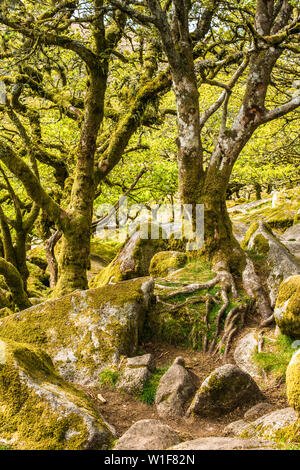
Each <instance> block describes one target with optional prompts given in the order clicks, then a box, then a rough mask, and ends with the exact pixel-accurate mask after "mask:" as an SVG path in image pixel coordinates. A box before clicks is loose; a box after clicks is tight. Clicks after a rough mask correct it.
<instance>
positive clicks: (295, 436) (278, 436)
mask: <svg viewBox="0 0 300 470" xmlns="http://www.w3.org/2000/svg"><path fill="white" fill-rule="evenodd" d="M273 440H274V441H277V442H278V443H280V444H284V447H285V448H287V447H286V446H287V445H289V446H290V445H293V447H292V448H291V447H290V450H299V444H300V420H298V421H296V422H295V423H294V424H291V425H290V426H286V427H285V428H282V429H280V430H278V431H276V433H275V434H274V436H273ZM295 444H296V445H297V444H298V445H297V446H296V447H295Z"/></svg>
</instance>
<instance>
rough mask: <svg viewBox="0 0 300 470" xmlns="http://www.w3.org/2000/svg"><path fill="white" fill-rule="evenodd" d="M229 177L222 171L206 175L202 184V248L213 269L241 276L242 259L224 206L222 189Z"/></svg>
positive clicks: (224, 192)
mask: <svg viewBox="0 0 300 470" xmlns="http://www.w3.org/2000/svg"><path fill="white" fill-rule="evenodd" d="M228 180H229V175H226V174H225V172H224V171H219V170H216V169H214V170H212V169H210V171H208V172H207V174H206V177H205V179H204V181H203V186H202V191H201V197H200V202H201V203H202V204H204V247H203V252H204V253H205V255H206V256H208V257H209V258H210V259H211V260H212V263H213V266H214V268H215V269H217V270H223V269H225V270H228V271H230V272H233V273H241V271H242V269H243V268H244V266H245V256H244V253H243V250H242V249H241V248H240V246H239V243H238V241H237V240H236V238H235V237H234V234H233V230H232V223H231V220H230V217H229V214H228V211H227V207H226V189H227V185H228Z"/></svg>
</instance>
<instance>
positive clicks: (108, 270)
mask: <svg viewBox="0 0 300 470" xmlns="http://www.w3.org/2000/svg"><path fill="white" fill-rule="evenodd" d="M151 234H152V235H151ZM155 235H156V236H157V238H156V239H155V238H154V237H155ZM163 237H164V234H163V232H162V229H161V228H160V227H158V226H156V225H154V224H149V227H148V224H143V225H141V226H140V228H139V230H137V231H135V232H134V233H133V234H132V235H131V236H130V237H129V238H128V240H127V241H126V242H125V244H124V246H123V248H122V249H121V250H120V252H119V254H118V255H117V256H116V257H115V258H114V259H113V261H112V262H111V263H110V264H109V265H108V266H106V267H105V268H104V269H102V270H101V271H100V272H99V274H97V276H95V277H94V278H93V279H92V280H91V281H90V287H101V286H104V285H106V284H110V283H115V282H119V281H124V280H127V279H135V278H137V277H143V276H148V275H149V266H150V261H151V259H152V258H153V256H154V255H155V254H156V253H158V252H159V251H162V250H163V249H164V247H165V244H166V241H165V240H164V239H163Z"/></svg>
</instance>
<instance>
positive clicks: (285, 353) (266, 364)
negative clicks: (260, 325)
mask: <svg viewBox="0 0 300 470" xmlns="http://www.w3.org/2000/svg"><path fill="white" fill-rule="evenodd" d="M264 340H265V342H266V348H267V349H268V351H266V352H261V353H255V354H254V361H255V362H256V364H257V365H258V366H259V367H261V369H263V370H265V371H266V372H269V373H271V374H274V375H275V376H276V377H280V378H282V379H285V373H286V369H287V366H288V365H289V362H290V360H291V357H292V355H293V354H294V352H295V349H293V348H292V343H293V340H292V339H291V338H290V337H288V336H285V335H279V336H278V338H276V342H275V343H273V342H271V341H270V340H269V339H268V338H266V337H265V338H264Z"/></svg>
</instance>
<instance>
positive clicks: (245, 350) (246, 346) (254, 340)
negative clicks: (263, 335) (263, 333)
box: [233, 331, 261, 378]
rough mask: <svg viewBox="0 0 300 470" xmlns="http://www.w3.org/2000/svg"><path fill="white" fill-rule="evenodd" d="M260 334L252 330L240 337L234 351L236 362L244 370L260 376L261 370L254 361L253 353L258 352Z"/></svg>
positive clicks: (253, 375)
mask: <svg viewBox="0 0 300 470" xmlns="http://www.w3.org/2000/svg"><path fill="white" fill-rule="evenodd" d="M257 346H258V334H257V332H255V331H251V332H250V333H247V334H246V335H245V336H243V337H242V338H241V339H239V341H238V343H237V345H236V348H235V350H234V353H233V357H234V360H235V363H236V365H237V366H238V367H240V369H242V370H243V371H244V372H247V373H248V374H250V375H251V376H252V377H255V378H260V377H261V374H260V370H259V368H258V366H257V365H256V364H255V363H254V361H253V355H254V353H256V352H257Z"/></svg>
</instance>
